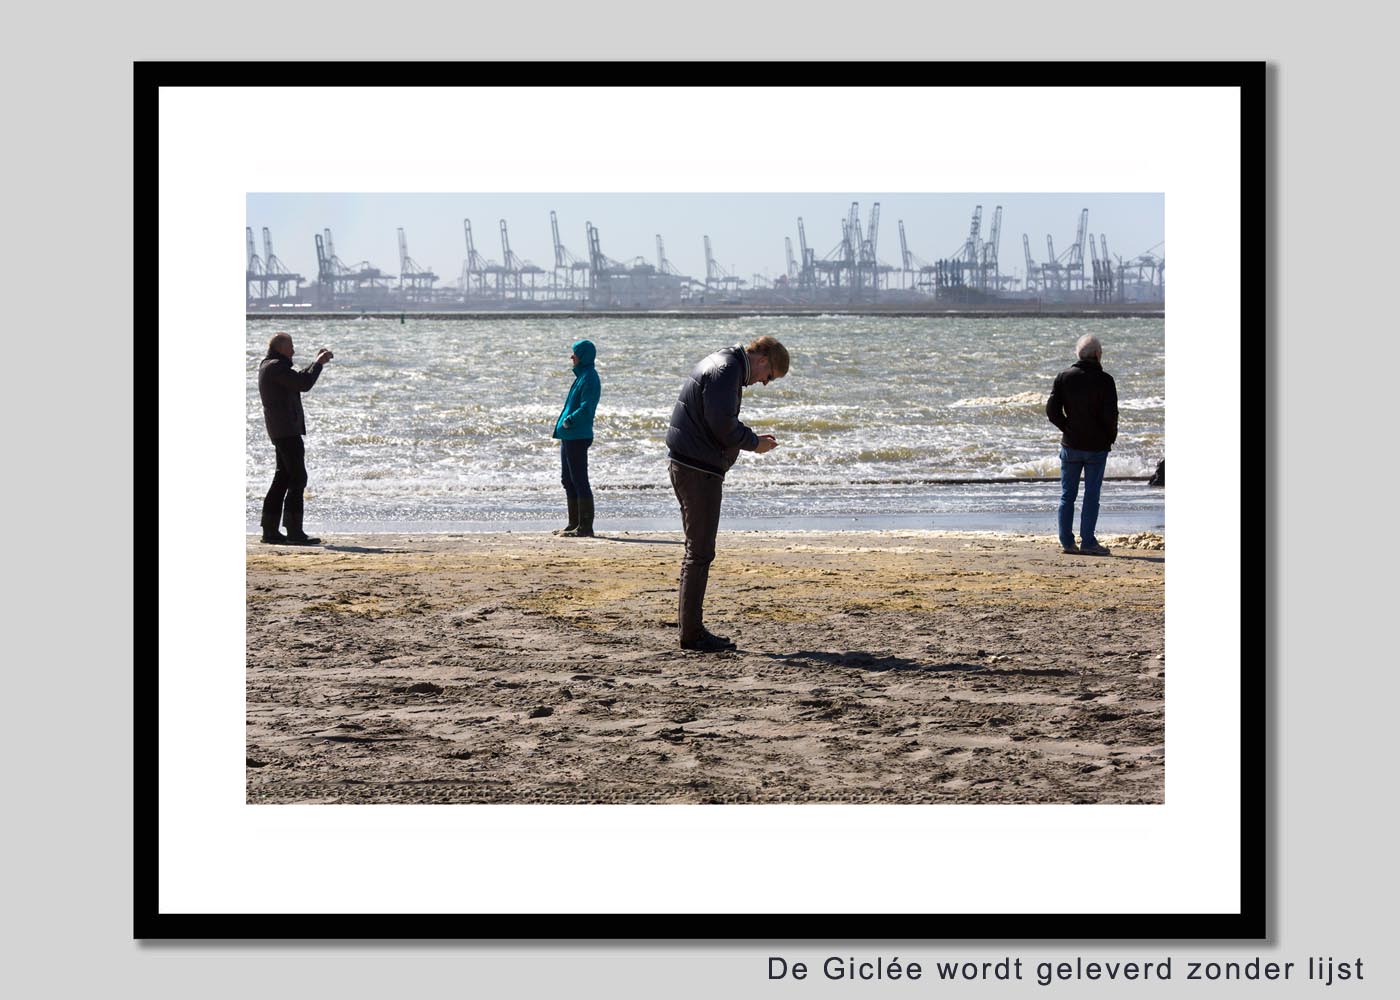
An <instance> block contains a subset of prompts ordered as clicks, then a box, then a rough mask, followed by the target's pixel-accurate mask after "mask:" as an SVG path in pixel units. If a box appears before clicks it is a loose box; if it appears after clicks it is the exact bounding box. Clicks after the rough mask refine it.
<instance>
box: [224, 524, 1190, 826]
mask: <svg viewBox="0 0 1400 1000" xmlns="http://www.w3.org/2000/svg"><path fill="white" fill-rule="evenodd" d="M1101 540H1102V541H1104V542H1105V544H1107V545H1109V546H1111V547H1112V548H1113V550H1114V554H1113V556H1112V557H1109V558H1094V557H1088V556H1071V555H1065V554H1063V553H1061V552H1060V551H1059V547H1058V545H1056V544H1055V543H1054V540H1053V539H1052V538H1050V537H1048V536H1036V537H1031V536H1014V535H991V534H950V533H938V532H820V533H818V532H784V533H779V532H726V531H721V532H720V537H719V543H718V553H719V554H718V558H717V559H716V561H715V565H714V568H713V570H712V573H711V578H710V588H709V592H708V595H707V598H706V624H707V625H708V626H709V627H710V628H711V629H713V630H714V631H717V632H720V633H723V634H727V635H729V636H731V637H732V638H734V639H735V640H736V641H737V643H738V646H739V648H738V650H737V651H735V652H732V653H724V654H700V653H693V652H685V651H682V650H681V649H680V648H679V646H678V643H677V636H676V629H675V615H676V577H677V570H678V564H679V560H680V554H681V537H680V535H679V534H678V533H665V532H648V533H636V532H634V533H630V534H624V533H616V534H611V533H609V534H607V535H606V536H604V537H599V538H595V539H586V540H585V539H579V540H574V539H561V538H555V537H552V536H550V535H547V534H543V533H539V534H535V533H520V534H511V533H498V534H477V535H354V536H331V537H328V538H327V540H326V541H327V544H326V545H324V546H323V547H320V548H309V549H300V548H284V547H277V546H266V545H261V544H259V542H258V541H257V539H256V537H251V538H250V539H249V542H248V546H247V643H248V645H247V722H248V724H247V758H248V762H247V763H248V767H247V797H248V801H249V802H252V803H282V802H309V803H339V802H343V803H373V802H379V803H399V804H413V803H482V802H509V803H540V802H548V803H652V802H671V803H760V802H851V803H992V802H999V803H1032V802H1056V803H1157V802H1162V801H1163V795H1164V775H1165V747H1164V708H1165V701H1164V690H1165V668H1166V664H1165V659H1164V640H1163V604H1164V590H1163V579H1164V575H1165V568H1166V562H1165V556H1166V553H1165V547H1164V545H1163V542H1162V539H1161V538H1160V537H1158V536H1153V535H1137V536H1131V537H1128V538H1124V537H1113V536H1106V537H1102V538H1101Z"/></svg>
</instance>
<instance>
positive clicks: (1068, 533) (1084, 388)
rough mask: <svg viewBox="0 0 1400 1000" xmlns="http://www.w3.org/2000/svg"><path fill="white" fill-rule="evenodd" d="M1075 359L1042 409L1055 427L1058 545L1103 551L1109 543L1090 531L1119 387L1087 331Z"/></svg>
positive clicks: (1111, 439) (1057, 379)
mask: <svg viewBox="0 0 1400 1000" xmlns="http://www.w3.org/2000/svg"><path fill="white" fill-rule="evenodd" d="M1074 350H1075V353H1076V354H1078V355H1079V360H1078V361H1076V362H1075V363H1074V364H1073V365H1072V366H1071V367H1069V368H1066V369H1065V370H1064V371H1062V372H1060V374H1059V375H1057V376H1055V386H1054V388H1053V389H1051V390H1050V399H1049V401H1048V402H1046V404H1045V415H1046V416H1047V417H1049V418H1050V422H1051V423H1052V424H1054V425H1055V426H1056V427H1058V428H1059V429H1060V432H1061V435H1062V436H1061V438H1060V547H1061V548H1062V549H1064V551H1065V552H1068V553H1083V554H1084V555H1090V556H1106V555H1108V554H1109V553H1108V549H1106V548H1104V547H1103V546H1102V545H1100V544H1099V541H1098V539H1097V538H1095V537H1094V528H1095V526H1096V525H1097V524H1098V520H1099V491H1100V489H1101V488H1102V487H1103V473H1104V467H1105V466H1106V465H1107V464H1108V453H1109V450H1110V449H1111V448H1112V447H1113V442H1114V441H1115V440H1116V439H1117V438H1118V388H1117V386H1115V385H1114V384H1113V376H1112V375H1110V374H1108V372H1106V371H1104V370H1103V345H1102V344H1101V343H1099V338H1098V337H1095V336H1094V335H1093V334H1092V333H1086V334H1085V335H1084V336H1082V337H1080V338H1079V341H1078V343H1076V344H1075V345H1074ZM1081 474H1082V475H1083V477H1084V508H1083V511H1082V513H1081V515H1080V519H1079V545H1077V546H1076V545H1075V544H1074V501H1075V499H1076V498H1077V497H1078V495H1079V477H1080V475H1081Z"/></svg>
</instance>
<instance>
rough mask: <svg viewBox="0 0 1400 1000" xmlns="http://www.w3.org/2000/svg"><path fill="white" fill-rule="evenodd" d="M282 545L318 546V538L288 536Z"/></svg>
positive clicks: (319, 542)
mask: <svg viewBox="0 0 1400 1000" xmlns="http://www.w3.org/2000/svg"><path fill="white" fill-rule="evenodd" d="M282 544H283V545H320V544H321V540H320V539H319V538H312V537H311V536H310V535H288V536H287V540H286V541H285V542H283V543H282Z"/></svg>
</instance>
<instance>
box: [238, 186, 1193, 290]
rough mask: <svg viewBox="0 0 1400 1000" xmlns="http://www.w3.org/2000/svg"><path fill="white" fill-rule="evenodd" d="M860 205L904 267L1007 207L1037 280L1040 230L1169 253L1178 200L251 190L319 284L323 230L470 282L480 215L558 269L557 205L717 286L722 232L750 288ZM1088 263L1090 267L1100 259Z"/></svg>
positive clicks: (727, 263)
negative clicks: (975, 220)
mask: <svg viewBox="0 0 1400 1000" xmlns="http://www.w3.org/2000/svg"><path fill="white" fill-rule="evenodd" d="M852 201H857V202H859V203H860V223H861V230H862V232H863V233H865V235H866V236H867V237H868V236H869V227H870V211H871V207H872V205H873V203H874V202H877V201H878V202H879V203H880V230H879V234H878V236H879V246H878V248H877V252H878V256H879V258H880V259H881V260H882V261H884V262H886V263H889V264H892V265H894V266H895V267H898V266H899V265H900V249H899V220H900V219H903V220H904V228H905V232H906V234H907V237H908V241H909V249H910V250H911V251H912V252H913V253H914V254H916V255H918V256H919V257H922V258H923V259H924V260H926V261H933V260H935V259H937V258H940V257H950V256H953V255H955V254H957V253H958V252H959V251H960V249H961V247H962V244H963V241H964V240H966V238H967V234H968V230H969V228H970V224H971V221H972V213H973V210H974V208H975V207H976V206H977V205H981V206H982V238H983V240H987V239H989V238H990V235H991V224H992V215H993V211H994V209H995V207H996V206H997V205H1001V206H1002V223H1001V240H1000V249H999V255H1000V263H1001V271H1002V273H1003V274H1017V275H1020V274H1024V272H1025V250H1024V248H1023V246H1022V242H1021V234H1022V233H1026V234H1028V235H1029V236H1030V244H1031V256H1032V258H1033V259H1034V261H1035V263H1036V264H1040V263H1042V262H1044V260H1045V259H1046V255H1047V254H1046V246H1045V237H1046V234H1049V235H1050V237H1051V238H1052V239H1053V240H1054V243H1055V253H1056V255H1057V256H1058V255H1061V254H1063V253H1064V252H1065V251H1066V250H1067V249H1068V248H1069V246H1070V244H1071V243H1073V242H1074V237H1075V232H1076V229H1077V227H1078V225H1079V212H1080V210H1081V209H1084V208H1087V209H1088V210H1089V227H1088V229H1089V232H1090V233H1092V234H1093V235H1094V237H1095V239H1096V240H1097V238H1098V236H1099V234H1100V233H1102V234H1104V235H1106V236H1107V237H1108V249H1109V253H1110V254H1113V255H1116V256H1122V257H1124V258H1129V257H1135V256H1137V255H1138V254H1141V253H1144V252H1146V251H1148V250H1153V249H1154V248H1155V251H1156V252H1157V253H1158V254H1161V255H1163V256H1165V246H1164V245H1162V244H1163V240H1164V239H1165V232H1164V226H1165V219H1164V201H1163V196H1162V195H1161V194H1004V193H1003V194H996V193H990V194H987V193H983V194H978V193H973V194H889V193H884V194H871V193H868V192H866V193H858V192H850V193H841V194H578V193H571V194H249V195H248V198H247V208H248V220H247V224H248V225H250V226H252V227H253V235H254V239H255V241H256V244H257V252H258V254H259V255H260V256H261V255H262V254H263V240H262V228H263V227H264V226H266V227H268V228H269V229H270V230H271V234H272V248H273V251H274V252H275V253H276V255H277V256H278V257H279V258H280V259H281V260H282V262H283V263H284V264H286V265H287V266H288V267H290V268H291V269H292V270H293V271H295V272H297V273H300V274H302V275H304V276H305V277H306V278H307V280H308V281H312V280H315V277H316V247H315V241H314V236H315V234H316V233H319V232H321V231H322V230H324V229H330V230H331V233H332V235H333V237H334V240H335V251H336V256H338V257H339V258H340V259H341V260H342V261H344V262H345V263H346V264H348V265H354V264H355V263H356V262H358V261H361V260H367V261H369V263H370V264H372V265H373V266H375V267H378V268H379V269H380V270H381V271H384V272H386V273H389V274H395V275H397V274H398V273H399V249H398V233H397V230H398V228H399V227H400V226H402V227H403V229H404V233H405V236H406V237H407V239H408V252H409V255H410V256H411V257H412V258H413V259H414V260H415V261H416V262H417V263H418V265H419V266H420V267H424V268H431V269H432V270H433V271H434V272H435V273H436V274H437V275H438V278H439V282H438V284H439V285H442V284H446V283H447V282H449V281H452V280H453V279H455V278H457V277H458V276H459V275H460V274H461V270H462V261H463V259H464V258H465V257H466V241H465V238H464V235H463V227H462V220H463V219H470V220H471V223H472V235H473V238H474V240H475V243H476V249H477V252H478V253H479V254H481V255H482V256H483V257H486V258H488V259H490V260H494V261H500V260H501V258H502V253H501V234H500V220H501V219H505V220H506V224H507V226H508V230H509V235H510V247H511V250H513V251H514V252H515V254H516V255H517V256H519V257H521V258H523V259H525V260H527V261H531V262H533V263H535V264H537V265H539V266H540V267H542V268H544V269H545V270H549V269H551V268H552V267H553V264H554V245H553V240H552V237H551V234H550V228H549V212H550V209H553V210H555V211H556V212H557V213H558V216H559V236H560V240H561V242H562V243H563V244H564V246H565V247H567V248H568V249H569V251H570V252H571V253H573V254H574V256H576V257H578V258H580V259H582V260H586V259H587V256H588V244H587V239H586V236H585V223H586V222H592V223H593V224H594V225H595V226H597V227H598V230H599V240H600V245H601V248H602V251H603V253H605V254H606V255H607V256H609V257H612V258H613V259H615V260H620V261H623V262H624V263H628V262H630V261H631V260H632V258H634V257H638V256H640V257H644V258H646V260H647V261H648V262H649V263H652V264H655V263H656V234H657V233H660V234H661V236H662V239H663V240H664V241H665V246H666V258H667V259H668V260H669V261H671V263H672V264H674V265H675V267H676V268H678V269H679V270H680V271H681V272H682V273H684V274H689V275H691V276H693V277H696V278H699V279H702V280H703V279H704V277H705V248H704V242H703V238H704V237H705V236H706V235H708V236H709V237H710V241H711V243H712V245H713V247H714V255H715V261H716V262H717V263H718V264H720V265H721V266H722V267H724V268H725V269H726V270H727V271H729V272H730V273H731V274H735V275H737V276H739V277H741V278H743V279H744V280H746V281H749V280H752V277H753V275H754V274H763V275H766V276H767V277H769V278H774V277H777V276H779V275H781V274H783V273H785V272H786V268H787V262H786V256H785V250H784V246H783V237H785V236H790V237H792V245H793V254H794V255H799V254H800V251H799V249H798V238H797V217H798V216H802V219H803V225H804V227H805V228H806V231H807V244H808V246H809V247H810V248H812V249H814V250H815V251H816V254H817V257H818V258H819V259H820V258H822V257H824V256H826V254H827V253H828V251H830V250H832V249H833V248H834V247H836V246H837V244H838V243H840V241H841V220H843V219H844V218H846V215H847V213H848V211H849V209H850V205H851V202H852ZM1085 259H1086V262H1087V260H1088V259H1089V258H1088V255H1087V252H1086V256H1085Z"/></svg>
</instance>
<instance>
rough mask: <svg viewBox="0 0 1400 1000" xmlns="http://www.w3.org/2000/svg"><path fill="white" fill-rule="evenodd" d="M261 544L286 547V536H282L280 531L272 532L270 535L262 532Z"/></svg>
mask: <svg viewBox="0 0 1400 1000" xmlns="http://www.w3.org/2000/svg"><path fill="white" fill-rule="evenodd" d="M262 543H263V544H264V545H286V544H287V536H286V535H284V534H282V532H280V531H277V532H273V533H271V534H269V533H268V532H266V531H264V532H263V536H262Z"/></svg>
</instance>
